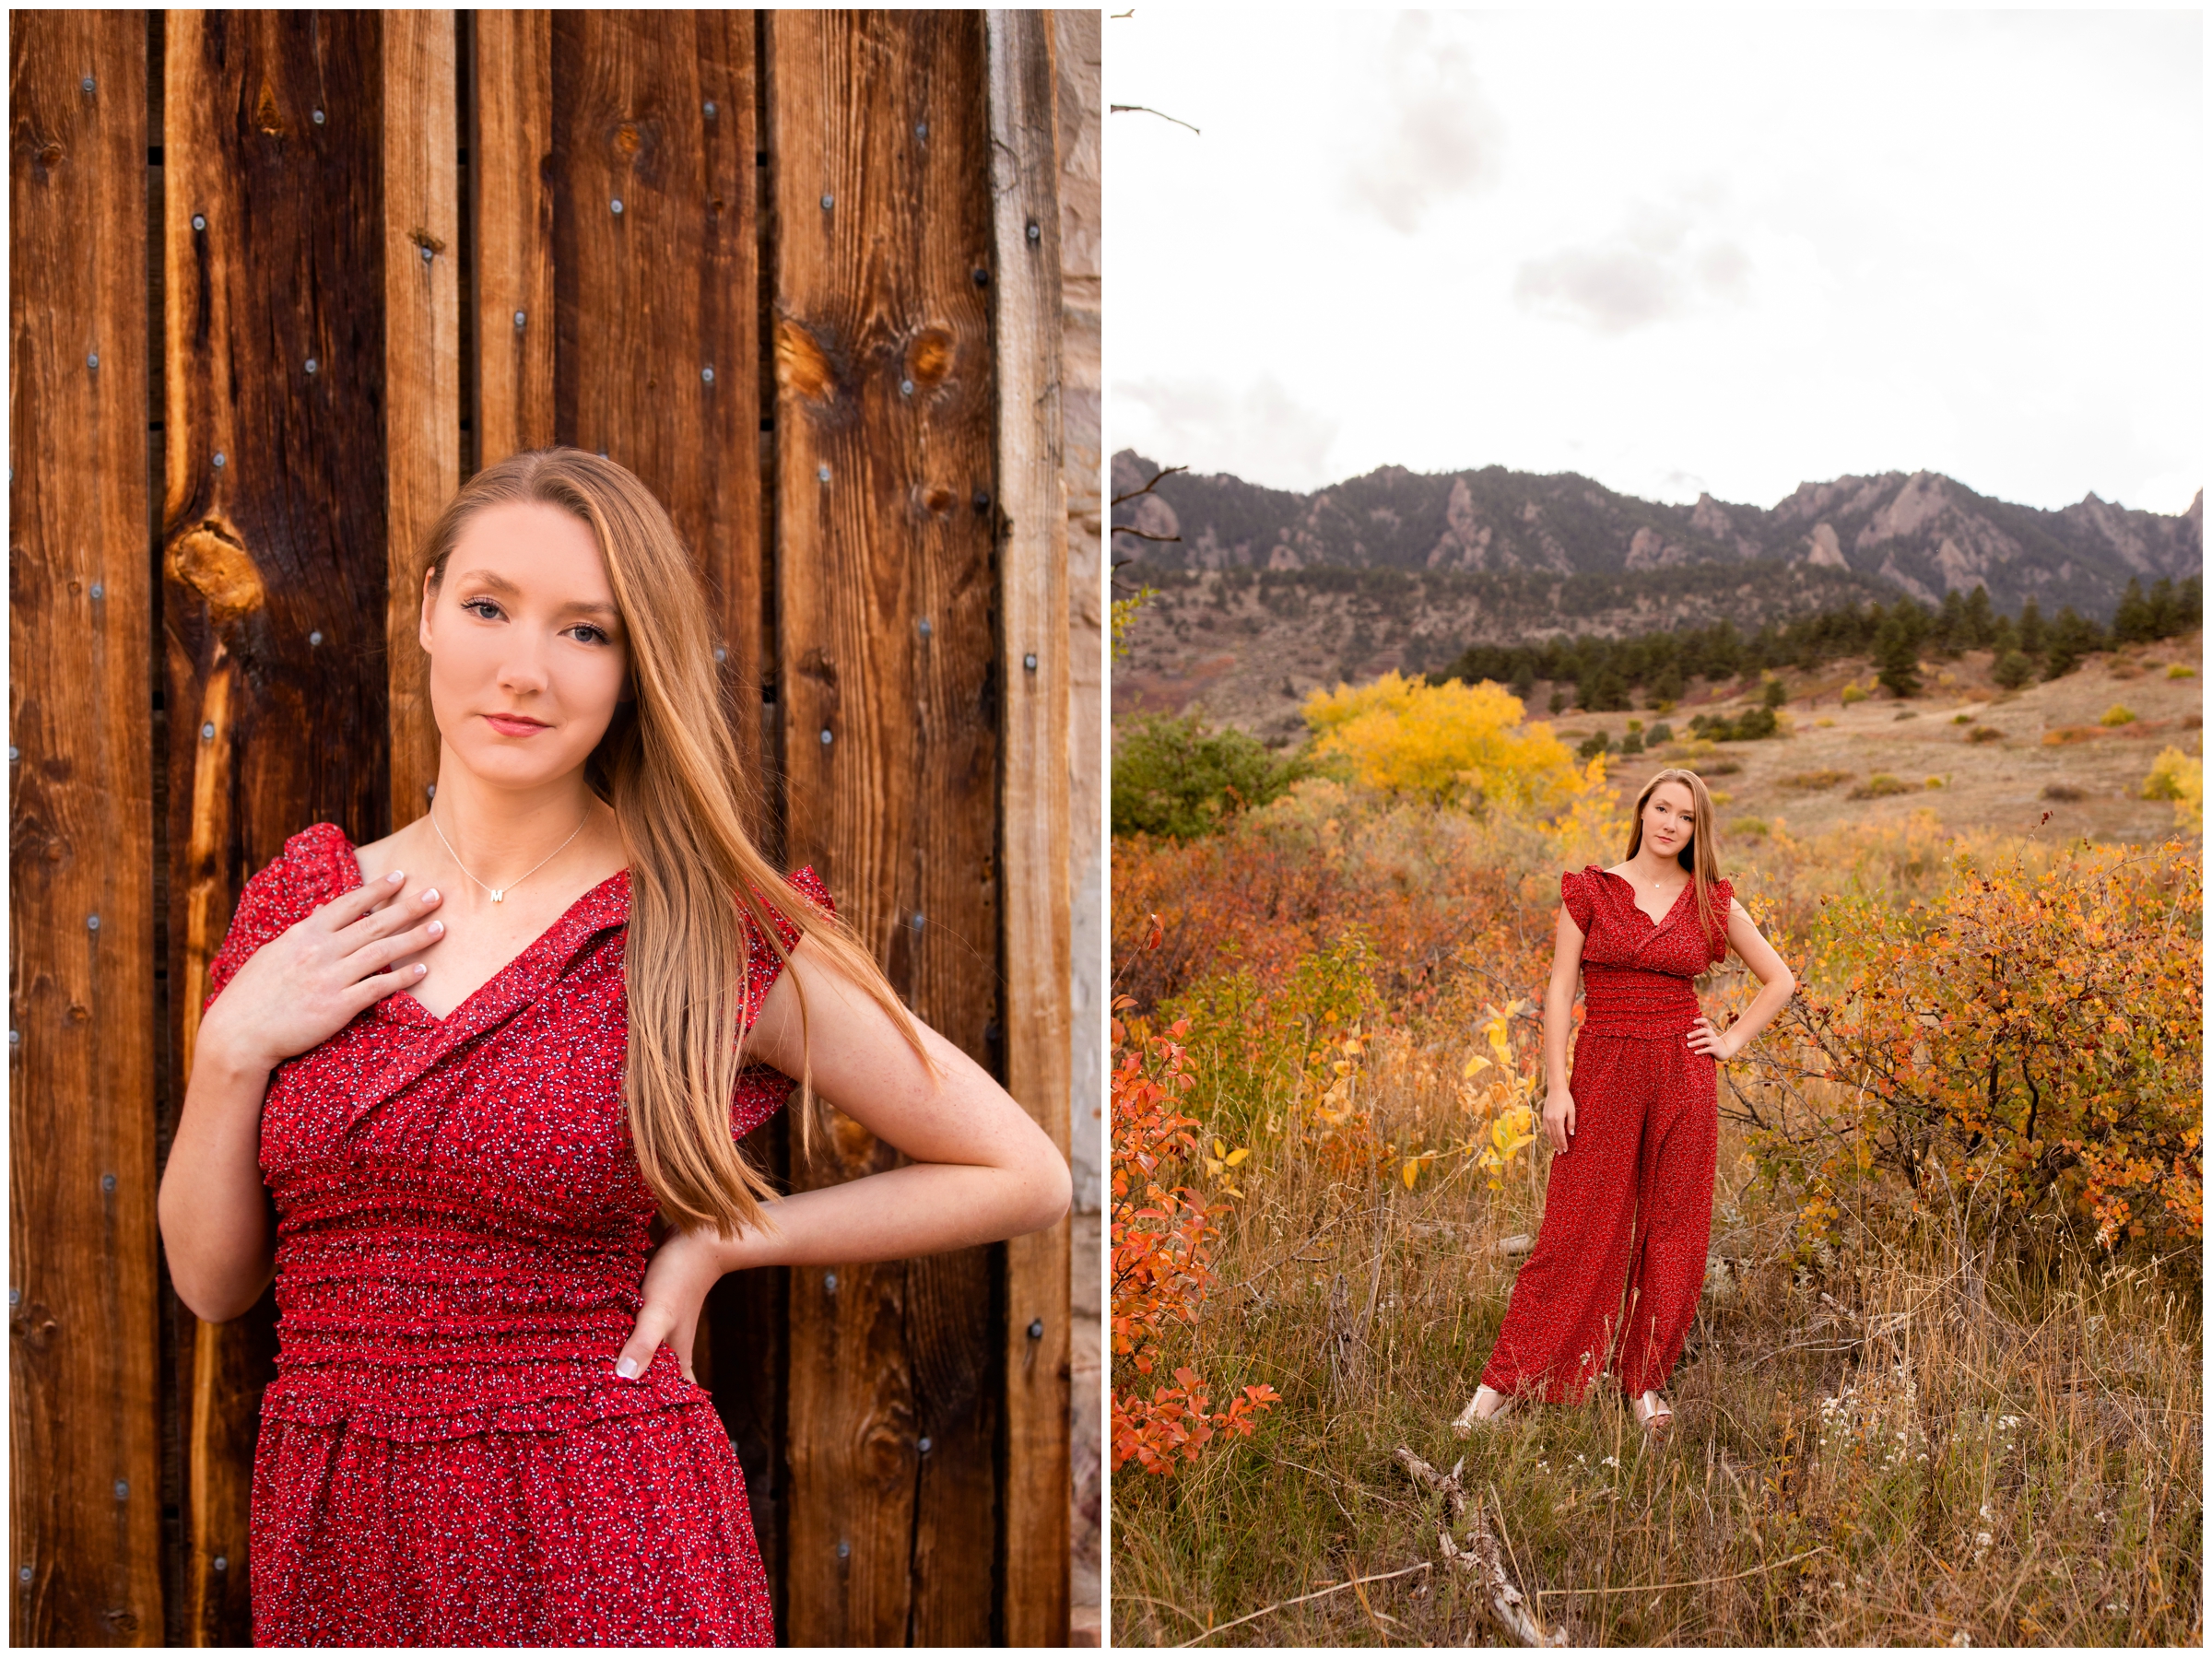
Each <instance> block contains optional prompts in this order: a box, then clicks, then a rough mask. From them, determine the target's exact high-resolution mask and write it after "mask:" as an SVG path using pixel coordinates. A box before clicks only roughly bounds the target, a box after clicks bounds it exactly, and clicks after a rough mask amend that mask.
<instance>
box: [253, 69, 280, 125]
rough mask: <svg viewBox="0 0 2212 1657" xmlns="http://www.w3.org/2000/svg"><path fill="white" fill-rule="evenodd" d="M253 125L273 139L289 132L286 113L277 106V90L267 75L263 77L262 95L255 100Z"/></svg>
mask: <svg viewBox="0 0 2212 1657" xmlns="http://www.w3.org/2000/svg"><path fill="white" fill-rule="evenodd" d="M253 124H254V125H255V126H258V127H259V128H261V130H262V131H263V132H265V133H266V134H268V135H269V136H270V137H272V138H281V137H283V136H284V135H285V132H286V130H287V128H286V127H285V124H284V112H283V111H282V110H280V109H279V108H277V88H275V87H273V86H271V85H270V84H269V77H268V76H262V77H261V95H260V96H259V97H258V98H256V99H254V100H253Z"/></svg>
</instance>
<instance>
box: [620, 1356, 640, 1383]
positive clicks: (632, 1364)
mask: <svg viewBox="0 0 2212 1657" xmlns="http://www.w3.org/2000/svg"><path fill="white" fill-rule="evenodd" d="M615 1373H616V1374H618V1375H619V1376H620V1377H621V1378H622V1379H623V1380H624V1381H635V1380H637V1378H638V1360H637V1359H636V1358H634V1357H626V1358H624V1359H623V1360H622V1361H621V1362H620V1363H618V1364H617V1365H616V1366H615Z"/></svg>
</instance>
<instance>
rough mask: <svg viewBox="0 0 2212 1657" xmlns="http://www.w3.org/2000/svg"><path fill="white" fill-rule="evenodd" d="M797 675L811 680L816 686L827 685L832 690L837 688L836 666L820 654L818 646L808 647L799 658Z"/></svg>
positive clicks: (820, 650)
mask: <svg viewBox="0 0 2212 1657" xmlns="http://www.w3.org/2000/svg"><path fill="white" fill-rule="evenodd" d="M799 674H800V676H801V677H803V678H809V679H812V680H814V681H815V683H817V684H818V685H827V686H828V687H830V689H832V690H834V689H836V688H837V664H836V663H834V662H832V661H830V658H829V657H828V656H825V655H824V654H822V649H821V646H820V645H814V646H811V647H809V648H808V650H807V652H806V654H805V655H803V656H801V657H800V658H799Z"/></svg>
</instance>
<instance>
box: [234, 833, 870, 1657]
mask: <svg viewBox="0 0 2212 1657" xmlns="http://www.w3.org/2000/svg"><path fill="white" fill-rule="evenodd" d="M789 878H790V879H791V881H792V884H793V885H794V886H795V887H798V889H799V890H800V891H802V892H803V893H805V894H806V896H807V897H808V898H810V899H813V900H814V901H815V902H816V903H818V904H819V905H821V906H822V907H823V908H825V909H827V908H829V907H830V898H829V894H828V893H827V892H826V891H825V890H824V889H823V888H822V886H821V883H820V882H819V881H818V880H817V879H816V878H815V876H814V874H813V872H812V871H811V870H804V871H801V872H800V873H799V874H797V875H794V876H790V877H789ZM359 885H360V871H359V864H357V863H356V861H355V858H354V849H353V845H352V842H350V841H349V840H347V838H346V836H345V834H344V833H343V832H342V831H341V830H340V829H338V828H336V827H335V826H334V825H332V824H329V823H318V824H317V825H315V826H314V827H313V828H309V829H306V830H305V831H303V832H302V833H300V834H297V835H294V836H293V837H292V839H291V840H289V841H288V842H287V844H286V846H285V849H284V854H283V855H282V856H280V857H279V858H277V860H276V861H275V862H274V863H272V864H269V866H268V867H267V868H265V869H264V870H262V871H261V873H259V874H258V875H256V876H254V877H253V879H252V880H251V881H250V882H248V884H247V887H246V889H245V891H244V893H243V894H242V895H241V898H240V900H239V905H238V911H237V913H236V914H235V915H234V916H233V917H232V920H231V923H230V931H229V936H228V937H226V938H225V939H224V941H223V946H222V949H221V951H220V952H219V953H218V955H217V957H216V959H215V961H214V963H213V967H212V969H211V971H210V978H211V980H212V983H213V993H211V994H210V995H209V997H208V1000H209V1001H210V1002H212V1001H213V1000H214V999H215V997H216V996H217V995H219V994H221V993H222V991H223V987H224V986H225V985H226V984H227V983H229V981H230V979H231V977H232V976H233V975H234V974H235V973H236V972H237V970H238V969H239V967H240V966H241V964H242V963H243V962H244V961H245V959H246V958H248V957H249V956H251V955H252V954H253V951H254V950H256V949H258V948H260V947H261V946H262V945H264V944H265V943H267V942H268V941H269V940H270V939H271V938H273V937H275V936H277V934H279V933H281V932H283V931H284V930H285V929H286V928H287V927H288V926H290V925H291V924H292V923H294V922H296V921H298V920H300V918H301V917H303V916H305V915H306V914H307V913H308V912H309V911H311V910H312V909H314V908H316V907H317V906H319V905H321V904H323V903H325V902H327V901H329V900H330V899H333V898H335V897H337V896H338V895H340V894H341V893H344V892H347V891H349V890H351V889H353V888H354V887H358V886H359ZM628 921H629V873H628V871H627V870H625V871H622V872H620V873H618V874H616V875H613V876H609V877H608V878H607V879H606V880H605V881H603V882H601V883H600V884H599V885H598V886H596V887H593V888H592V889H591V890H590V891H588V892H586V893H585V894H584V895H583V896H582V897H581V898H579V899H577V900H576V901H575V903H574V904H572V905H571V907H570V908H569V910H568V911H567V912H566V913H565V914H563V915H562V916H561V917H560V918H559V920H557V921H556V922H554V923H553V924H552V926H551V927H550V928H548V929H547V931H546V932H545V933H544V934H542V935H541V936H540V937H539V938H538V939H537V940H536V941H535V943H533V944H531V946H529V947H528V948H526V949H524V951H523V953H522V954H521V955H520V956H518V957H516V958H514V960H512V962H510V963H509V964H508V965H507V966H506V967H504V968H502V969H501V970H500V972H499V973H498V974H497V975H496V976H494V977H493V978H492V979H491V980H490V981H488V982H487V983H486V984H484V986H483V987H482V988H480V989H479V990H477V992H476V993H475V994H473V995H471V996H470V997H469V998H468V999H467V1000H466V1001H465V1002H463V1003H462V1004H461V1005H459V1006H458V1007H456V1008H454V1009H453V1012H452V1013H451V1014H450V1015H449V1016H448V1017H444V1018H442V1019H441V1018H437V1017H432V1016H431V1015H430V1013H429V1011H428V1010H427V1009H426V1008H424V1006H423V1005H422V1004H421V1003H419V1002H418V1001H417V1000H416V999H415V998H414V997H413V996H412V995H409V994H406V993H399V994H394V995H393V996H390V997H389V998H387V999H385V1000H382V1001H380V1002H378V1003H377V1004H375V1005H373V1006H371V1007H370V1008H369V1009H368V1010H367V1011H365V1012H363V1013H362V1014H361V1015H360V1016H359V1017H357V1018H355V1019H354V1020H353V1021H352V1022H351V1023H350V1024H348V1025H347V1026H346V1028H343V1029H341V1030H339V1031H338V1032H337V1033H336V1034H335V1035H334V1036H332V1037H331V1038H330V1039H329V1040H326V1041H324V1042H323V1043H322V1044H321V1045H320V1046H318V1047H314V1048H312V1049H310V1050H309V1051H308V1052H304V1053H301V1054H300V1055H299V1056H298V1057H297V1058H294V1059H291V1060H289V1061H288V1062H287V1063H286V1064H282V1065H280V1066H278V1067H277V1071H276V1073H275V1074H274V1075H272V1076H271V1077H270V1080H269V1086H268V1091H267V1095H266V1097H265V1101H264V1103H263V1106H262V1128H261V1169H262V1175H263V1178H264V1179H265V1181H267V1183H268V1186H269V1190H270V1192H271V1193H272V1194H273V1195H274V1197H275V1201H276V1207H277V1310H278V1314H279V1315H278V1321H277V1334H278V1337H279V1342H280V1350H279V1352H278V1354H277V1380H276V1381H274V1382H272V1383H271V1385H270V1386H269V1388H268V1390H267V1392H266V1393H265V1394H264V1396H263V1399H262V1411H261V1416H262V1418H261V1437H260V1442H259V1445H258V1448H257V1451H256V1454H255V1457H254V1463H253V1518H252V1550H253V1557H252V1568H253V1638H254V1641H255V1643H256V1644H259V1645H424V1644H428V1645H467V1646H477V1645H524V1646H575V1645H607V1644H611V1645H625V1646H661V1645H765V1644H770V1643H771V1642H772V1640H773V1638H774V1628H773V1622H772V1619H771V1611H770V1606H769V1598H768V1581H767V1578H766V1576H765V1574H764V1573H763V1571H762V1569H761V1565H760V1556H759V1548H758V1546H757V1545H756V1544H755V1542H754V1538H753V1529H752V1520H751V1516H750V1513H749V1511H748V1510H747V1506H746V1498H745V1481H744V1476H743V1475H742V1474H741V1473H740V1471H739V1469H738V1465H737V1458H736V1455H735V1451H733V1450H732V1448H731V1445H730V1441H729V1439H728V1437H727V1435H726V1434H725V1433H724V1429H723V1426H722V1423H721V1421H720V1419H719V1418H718V1417H717V1416H716V1415H715V1411H714V1406H713V1404H712V1401H711V1400H710V1399H709V1397H708V1395H707V1393H706V1392H705V1391H704V1390H703V1389H701V1388H700V1387H699V1386H697V1385H695V1384H694V1383H692V1382H690V1381H686V1380H685V1379H684V1376H683V1371H682V1369H681V1367H680V1366H679V1365H678V1364H677V1358H676V1355H675V1353H674V1352H673V1351H671V1350H670V1349H669V1348H668V1347H666V1346H663V1347H662V1348H661V1349H660V1350H659V1351H657V1352H655V1353H654V1355H653V1361H652V1363H651V1365H650V1366H649V1367H648V1368H647V1369H646V1371H645V1373H644V1374H643V1375H642V1376H641V1377H640V1378H639V1379H638V1380H636V1381H623V1380H620V1379H618V1377H617V1376H616V1374H615V1371H614V1366H615V1357H616V1354H617V1353H618V1351H619V1350H620V1349H621V1346H622V1345H623V1343H624V1342H625V1341H626V1340H628V1339H629V1333H630V1329H631V1325H632V1323H633V1322H634V1320H635V1318H636V1316H637V1313H638V1310H639V1307H640V1305H641V1299H640V1292H639V1291H640V1287H641V1283H642V1280H643V1277H644V1271H645V1261H646V1254H647V1251H648V1240H647V1230H646V1228H647V1225H648V1223H649V1222H650V1221H651V1219H652V1217H653V1213H654V1209H655V1202H654V1198H653V1193H652V1191H651V1190H650V1189H649V1188H648V1187H647V1185H646V1184H645V1182H644V1180H643V1178H642V1176H641V1174H640V1172H639V1170H638V1165H637V1160H636V1158H635V1157H634V1156H633V1155H632V1153H631V1152H630V1149H629V1144H628V1140H627V1138H626V1135H625V1133H624V1129H623V1126H622V1122H621V1112H620V1104H621V1095H622V1072H623V1063H624V1058H625V1053H626V1050H627V1046H628V1025H627V1003H626V999H625V995H624V990H623V979H622V950H623V941H624V937H625V934H626V927H627V923H628ZM781 924H782V925H783V929H784V933H785V942H786V944H787V945H788V944H789V943H792V942H795V940H796V937H797V935H798V934H797V933H796V931H795V929H792V928H790V927H789V925H788V923H781ZM750 941H751V947H750V949H749V950H748V960H747V974H748V988H749V991H750V995H749V999H748V1002H747V1005H749V1006H751V1007H754V1008H758V1007H759V1005H760V997H761V995H762V994H763V993H766V991H767V989H768V986H769V985H770V983H771V982H772V981H773V980H774V978H775V975H776V973H777V972H778V970H780V969H781V966H782V962H781V961H780V960H779V959H778V958H777V957H776V955H775V952H774V951H773V950H772V949H771V948H770V947H769V946H768V945H767V943H766V941H765V939H763V938H761V937H760V936H759V935H758V934H751V937H750ZM791 1085H792V1084H791V1079H790V1078H789V1077H788V1076H785V1075H782V1073H780V1072H778V1071H775V1070H771V1069H770V1068H768V1067H767V1066H765V1065H754V1066H750V1067H748V1068H747V1070H746V1071H745V1072H744V1074H743V1075H742V1077H741V1079H740V1082H739V1086H738V1088H737V1091H736V1096H735V1101H734V1106H733V1111H732V1128H733V1131H734V1132H735V1133H738V1134H744V1133H746V1132H747V1131H748V1130H750V1129H751V1128H753V1127H754V1126H756V1125H757V1124H758V1123H759V1122H762V1121H764V1120H765V1119H766V1118H767V1117H768V1116H769V1115H770V1114H771V1113H772V1112H773V1111H775V1110H776V1109H777V1107H778V1106H779V1105H781V1104H782V1102H783V1099H784V1098H785V1096H786V1094H787V1093H788V1092H789V1090H790V1087H791Z"/></svg>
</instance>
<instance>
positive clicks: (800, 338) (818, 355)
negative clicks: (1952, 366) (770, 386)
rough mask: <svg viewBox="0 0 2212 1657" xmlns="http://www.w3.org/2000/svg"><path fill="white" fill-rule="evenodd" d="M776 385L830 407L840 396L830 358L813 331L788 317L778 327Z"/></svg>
mask: <svg viewBox="0 0 2212 1657" xmlns="http://www.w3.org/2000/svg"><path fill="white" fill-rule="evenodd" d="M776 383H777V384H778V385H780V386H782V388H783V389H784V390H785V391H787V392H789V393H791V394H792V395H794V397H804V398H806V400H807V401H808V402H810V403H827V402H829V401H830V400H831V399H832V398H833V397H835V396H836V395H837V375H836V371H835V370H833V369H832V368H831V367H830V354H829V353H828V352H827V351H825V350H823V349H822V342H821V341H820V340H819V339H818V338H816V337H815V335H814V331H813V330H812V329H810V328H807V327H805V326H803V325H802V324H800V323H794V322H793V321H792V320H791V319H790V318H789V317H783V318H781V319H779V320H778V321H777V323H776Z"/></svg>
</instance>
